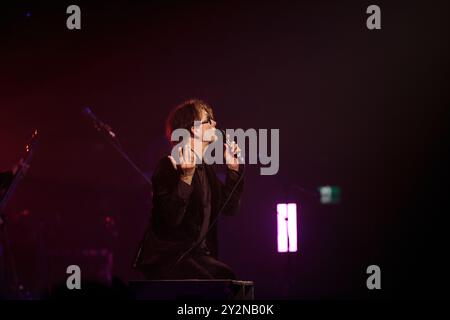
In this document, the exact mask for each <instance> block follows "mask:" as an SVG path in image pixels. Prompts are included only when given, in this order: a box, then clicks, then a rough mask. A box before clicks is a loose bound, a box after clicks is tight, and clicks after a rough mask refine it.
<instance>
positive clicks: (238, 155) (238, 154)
mask: <svg viewBox="0 0 450 320" xmlns="http://www.w3.org/2000/svg"><path fill="white" fill-rule="evenodd" d="M216 129H217V130H219V131H220V132H221V133H222V136H223V138H224V140H225V143H226V144H227V145H228V146H229V147H230V150H231V146H232V145H233V142H234V141H231V140H230V139H229V138H228V137H227V134H226V132H225V130H224V129H221V128H216ZM236 156H237V159H238V161H239V164H244V158H243V157H242V155H241V151H238V152H237V154H236Z"/></svg>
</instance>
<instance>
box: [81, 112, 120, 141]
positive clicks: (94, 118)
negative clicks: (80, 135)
mask: <svg viewBox="0 0 450 320" xmlns="http://www.w3.org/2000/svg"><path fill="white" fill-rule="evenodd" d="M83 114H84V115H85V116H87V117H88V118H89V119H91V120H92V121H93V122H94V126H95V128H96V129H97V130H98V131H100V130H101V129H103V130H105V131H106V132H107V133H108V134H109V135H110V136H111V137H113V138H115V137H116V134H115V133H114V132H113V131H112V129H111V127H110V126H109V125H107V124H106V123H104V122H103V121H101V120H100V119H99V118H97V116H96V115H95V114H94V112H92V110H91V108H89V107H86V108H84V109H83Z"/></svg>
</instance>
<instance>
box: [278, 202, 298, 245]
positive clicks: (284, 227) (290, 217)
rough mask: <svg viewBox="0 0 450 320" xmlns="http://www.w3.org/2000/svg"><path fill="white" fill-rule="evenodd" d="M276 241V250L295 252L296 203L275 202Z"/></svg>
mask: <svg viewBox="0 0 450 320" xmlns="http://www.w3.org/2000/svg"><path fill="white" fill-rule="evenodd" d="M288 237H289V244H288ZM277 241H278V252H288V251H289V252H297V204H295V203H279V204H277ZM288 246H289V248H288Z"/></svg>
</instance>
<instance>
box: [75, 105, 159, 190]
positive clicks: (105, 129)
mask: <svg viewBox="0 0 450 320" xmlns="http://www.w3.org/2000/svg"><path fill="white" fill-rule="evenodd" d="M83 113H84V114H85V115H86V116H87V117H88V118H90V119H91V120H92V122H93V124H94V127H95V129H96V130H97V131H98V132H100V133H101V134H102V135H103V137H104V138H105V140H106V141H107V142H108V143H109V144H110V145H111V146H113V148H114V149H116V151H117V152H118V153H119V154H120V155H121V156H122V158H123V159H125V161H126V162H127V163H128V164H129V165H130V166H131V167H132V168H133V169H134V170H135V171H136V172H137V173H138V174H139V175H140V176H141V177H142V178H143V179H144V180H145V182H147V185H148V187H149V188H150V193H151V192H152V182H151V181H150V179H149V178H148V176H147V175H146V174H145V173H144V172H143V171H142V170H141V169H140V168H139V167H138V166H137V165H136V163H135V162H134V161H133V160H131V158H130V157H129V156H128V154H127V153H126V152H125V150H124V148H123V147H122V145H121V144H120V141H119V139H118V138H117V135H116V134H115V133H114V131H113V130H112V129H111V127H110V126H109V125H107V124H106V123H105V122H103V121H101V120H99V119H98V118H97V116H96V115H95V114H94V113H93V112H92V110H91V109H90V108H88V107H87V108H84V109H83Z"/></svg>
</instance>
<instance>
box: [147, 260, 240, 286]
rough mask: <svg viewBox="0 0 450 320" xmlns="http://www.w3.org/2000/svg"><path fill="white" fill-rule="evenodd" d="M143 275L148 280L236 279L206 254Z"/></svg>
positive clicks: (226, 267) (227, 268) (224, 265)
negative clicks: (172, 266)
mask: <svg viewBox="0 0 450 320" xmlns="http://www.w3.org/2000/svg"><path fill="white" fill-rule="evenodd" d="M143 273H144V276H145V278H146V279H148V280H168V279H172V280H179V279H236V275H235V274H234V272H233V271H232V270H231V268H230V267H229V266H227V265H226V264H225V263H223V262H221V261H219V260H217V259H216V258H214V257H213V256H211V255H206V254H193V255H190V256H187V257H186V258H185V259H183V260H182V261H181V262H180V263H179V264H178V265H177V266H175V267H174V268H171V265H166V266H163V267H161V268H158V269H157V270H155V269H153V270H151V271H150V270H148V271H144V272H143Z"/></svg>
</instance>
